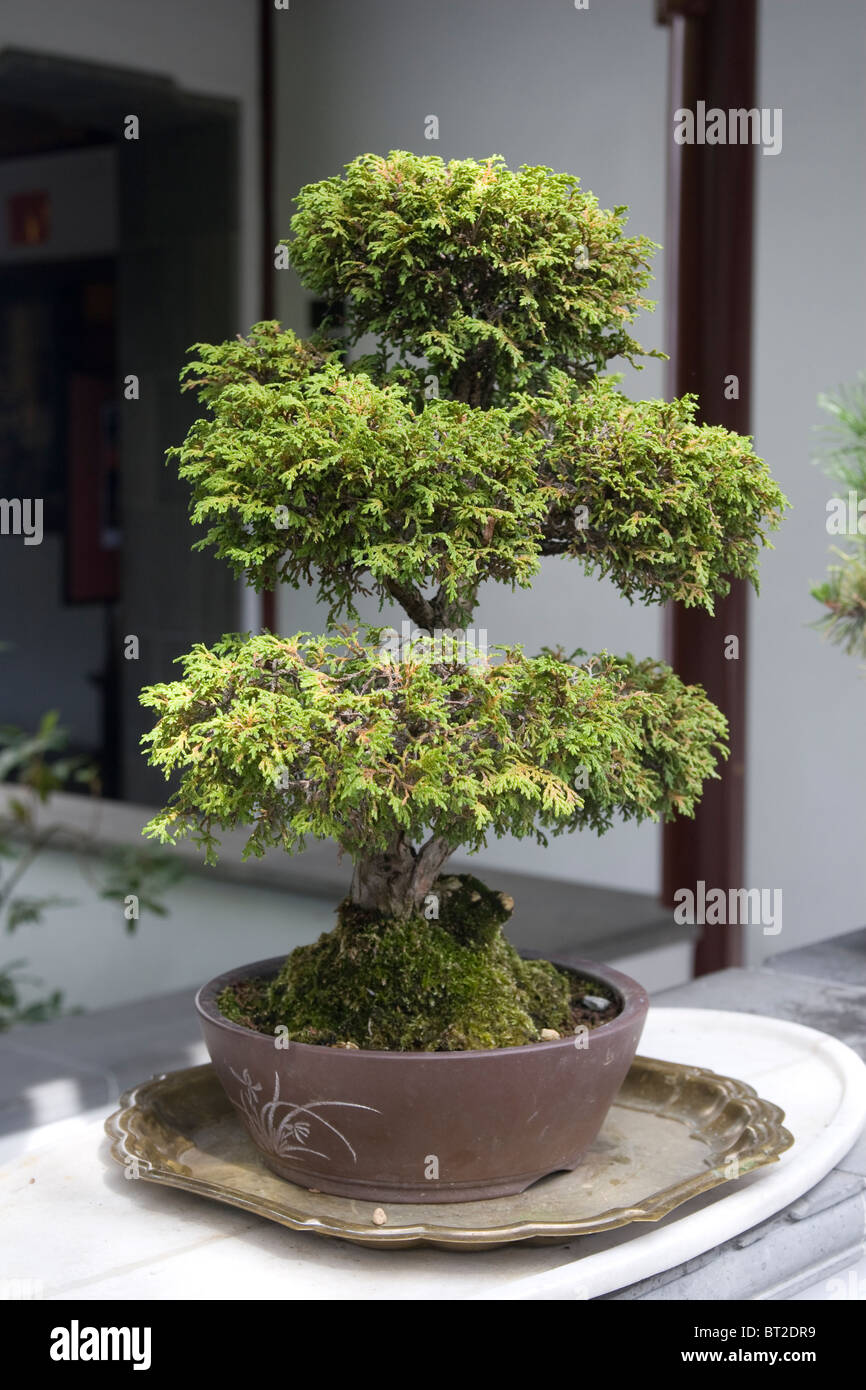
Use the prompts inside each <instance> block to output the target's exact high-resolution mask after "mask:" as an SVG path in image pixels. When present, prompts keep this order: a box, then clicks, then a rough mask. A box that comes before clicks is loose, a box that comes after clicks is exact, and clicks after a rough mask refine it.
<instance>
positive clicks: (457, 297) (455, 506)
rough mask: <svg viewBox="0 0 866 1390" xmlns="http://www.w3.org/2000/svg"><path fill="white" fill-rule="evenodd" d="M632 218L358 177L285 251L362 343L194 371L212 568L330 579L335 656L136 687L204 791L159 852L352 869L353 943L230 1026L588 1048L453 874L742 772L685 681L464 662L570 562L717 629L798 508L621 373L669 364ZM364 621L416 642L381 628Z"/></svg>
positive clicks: (222, 653) (152, 740) (155, 755)
mask: <svg viewBox="0 0 866 1390" xmlns="http://www.w3.org/2000/svg"><path fill="white" fill-rule="evenodd" d="M625 213H626V209H625V208H622V207H618V208H615V209H614V210H613V211H604V210H602V209H601V208H599V206H598V204H597V202H596V200H595V198H593V197H592V195H591V194H589V193H586V192H584V191H583V190H582V189H581V187H580V184H579V181H578V180H577V179H576V178H572V177H571V176H569V175H564V174H556V173H554V172H552V171H551V170H550V169H546V168H521V169H519V170H517V171H511V170H509V169H508V168H506V167H505V165H504V164H503V162H502V160H501V159H499V158H498V157H494V158H491V159H486V160H483V161H480V162H476V161H474V160H461V161H452V162H450V163H444V162H443V161H442V160H440V159H438V158H430V157H424V158H422V157H418V156H416V155H413V154H408V153H404V152H395V153H392V154H390V155H389V156H388V157H387V158H380V157H378V156H374V155H365V156H362V157H360V158H358V159H356V160H355V161H353V162H352V163H351V164H350V165H348V166H347V168H346V171H345V175H344V177H337V178H331V179H327V180H325V181H324V182H321V183H317V184H313V185H311V186H309V187H306V188H304V189H303V190H302V191H301V193H300V195H299V198H298V211H297V213H296V215H295V217H294V218H293V221H292V231H293V234H294V236H293V239H292V240H291V241H290V242H289V243H288V244H289V247H290V255H291V259H292V262H293V265H294V266H295V268H296V269H297V272H298V274H299V275H300V277H301V279H302V281H303V282H304V284H305V285H306V286H307V287H309V288H310V289H311V290H313V291H314V292H315V293H316V294H317V295H319V296H320V297H323V298H324V299H325V300H326V301H327V302H328V304H329V305H331V306H332V317H331V321H330V326H332V325H333V323H334V322H335V321H336V320H337V317H338V316H339V321H340V324H341V327H342V330H343V336H342V339H341V340H340V341H338V342H335V341H334V340H333V339H329V337H328V336H327V333H328V328H329V323H328V321H327V320H326V324H325V326H324V329H323V331H322V332H320V333H319V334H318V335H317V336H316V337H315V338H314V339H312V340H309V341H302V340H300V339H299V338H297V337H296V336H295V335H294V334H293V333H291V332H288V331H286V330H283V329H281V328H280V326H279V325H278V324H277V323H272V322H270V323H261V324H258V325H256V326H255V327H254V328H253V329H252V330H251V332H250V333H249V336H248V337H246V338H238V339H237V340H235V341H231V342H226V343H221V344H218V345H207V344H198V345H197V346H196V348H195V349H194V358H193V360H192V361H191V362H190V364H189V365H188V366H187V367H186V368H185V369H184V372H183V374H182V375H183V380H184V384H185V388H186V389H188V390H195V391H196V392H197V393H198V399H199V400H200V402H201V403H202V405H203V406H204V407H205V408H206V410H205V413H204V414H203V415H202V417H201V418H200V419H199V420H197V421H196V422H195V423H194V424H193V426H192V427H191V429H190V431H189V433H188V435H187V437H186V440H185V441H184V443H183V444H182V445H181V446H180V447H179V448H176V449H174V450H172V451H170V455H171V457H173V458H174V459H176V460H177V462H178V464H179V468H180V473H181V475H182V477H184V478H185V479H186V480H187V481H188V482H189V483H190V484H191V486H192V512H191V515H192V520H193V521H194V522H196V523H199V524H203V525H204V526H205V527H206V528H207V529H206V532H205V534H204V536H203V538H202V539H201V540H199V542H198V546H199V547H202V546H207V547H211V548H213V550H214V551H215V552H216V554H217V555H219V556H221V557H223V558H224V559H225V560H227V561H228V562H229V564H230V565H231V566H232V567H233V569H234V570H235V572H236V573H237V574H238V575H242V576H244V578H245V579H246V580H247V581H248V582H249V583H250V584H252V585H254V586H255V587H256V589H259V590H261V589H263V588H265V587H269V586H272V585H274V584H275V583H277V582H280V581H282V582H285V583H288V584H291V585H293V586H295V587H297V586H299V585H300V584H302V583H304V584H307V583H313V584H315V586H316V588H317V592H318V594H319V596H320V597H321V598H322V599H323V600H325V601H326V602H327V604H328V605H329V620H328V621H329V624H330V630H329V632H328V634H327V635H325V636H314V635H310V634H307V633H301V634H298V635H296V636H294V637H290V638H284V637H278V636H276V635H273V634H271V633H263V634H260V635H256V636H250V635H249V634H247V635H244V636H237V635H234V636H228V637H226V638H224V639H223V640H222V641H221V642H219V643H217V644H216V645H215V646H214V647H212V648H207V647H204V646H198V647H196V648H195V649H194V650H193V651H192V652H191V653H190V654H189V655H187V656H185V657H183V658H181V662H182V666H183V677H182V679H181V680H179V681H176V682H173V683H170V684H163V685H156V686H152V687H150V688H149V689H147V690H145V691H144V692H143V695H142V700H143V702H144V703H145V704H146V705H147V706H149V707H151V708H152V709H154V710H155V711H156V713H157V715H158V720H157V723H156V725H155V728H154V729H153V731H152V732H151V733H150V734H148V735H147V736H146V739H147V742H148V744H149V753H150V759H151V761H152V762H153V763H155V764H157V765H159V766H160V767H162V768H163V769H164V770H165V773H166V775H167V776H171V775H173V774H178V775H179V781H178V783H177V787H176V790H175V792H174V794H173V796H172V798H171V800H170V802H169V804H168V806H167V807H166V809H165V810H164V811H162V812H161V813H160V814H158V815H157V816H156V817H155V818H154V819H153V820H152V821H151V823H150V825H149V826H148V827H147V831H148V833H149V834H151V835H155V836H157V837H158V838H159V839H161V840H163V841H171V840H174V839H175V838H176V837H177V836H179V835H184V834H188V833H189V834H192V835H193V836H195V837H197V839H198V840H199V841H200V843H201V844H202V846H203V847H204V850H205V853H206V856H207V858H208V859H209V860H211V861H212V860H213V858H214V856H215V853H216V844H217V842H216V837H215V833H214V832H215V831H217V830H219V829H221V828H223V829H224V828H233V827H236V826H241V825H242V826H247V827H248V828H249V837H248V840H247V845H246V852H247V853H249V854H255V855H261V854H263V853H264V852H265V850H266V849H268V848H269V847H271V846H281V847H283V848H284V849H286V850H288V851H289V852H292V851H295V850H298V849H300V848H302V847H303V845H304V843H305V840H306V838H307V837H308V836H314V837H322V838H325V837H332V838H333V839H335V840H336V841H337V842H338V844H339V845H340V846H341V847H342V849H343V851H345V853H346V854H347V855H349V856H350V857H351V860H352V863H353V866H354V873H353V879H352V887H351V892H350V894H349V896H348V898H347V899H346V901H345V902H344V903H343V904H341V906H340V908H339V909H338V923H337V927H336V929H335V930H334V931H333V932H331V933H328V934H326V935H325V936H323V937H321V938H320V940H319V941H318V942H316V943H315V944H314V945H311V946H304V947H301V948H299V949H297V950H295V951H294V952H292V954H291V955H290V956H289V958H288V960H287V962H286V965H285V967H284V969H283V970H282V972H281V973H280V975H279V977H278V978H277V979H276V980H275V981H270V982H256V981H251V982H249V984H248V986H244V987H239V988H237V989H236V990H234V991H233V992H232V995H231V997H226V998H224V1000H223V1007H224V1009H225V1011H226V1012H227V1013H229V1015H230V1016H231V1017H234V1018H236V1019H239V1020H241V1021H244V1022H247V1023H250V1024H251V1025H252V1026H255V1027H259V1028H265V1029H271V1028H273V1027H274V1026H275V1025H277V1024H282V1025H283V1026H284V1027H285V1028H287V1029H288V1033H289V1036H290V1037H293V1038H295V1039H299V1040H302V1041H307V1042H311V1041H312V1042H322V1043H329V1044H332V1045H333V1044H335V1043H336V1044H341V1045H345V1046H357V1047H367V1048H369V1047H378V1048H382V1047H385V1048H421V1049H442V1048H465V1047H494V1046H503V1045H511V1044H517V1043H530V1042H533V1041H535V1040H537V1039H538V1038H539V1037H540V1036H541V1033H542V1030H551V1029H552V1030H555V1031H557V1032H561V1031H562V1030H564V1029H570V1027H571V1026H572V1024H573V1022H574V1020H575V1018H576V1017H578V1015H579V1012H580V1009H581V1008H582V1007H583V1006H582V1004H581V995H580V987H579V984H575V982H573V981H571V980H570V979H569V978H568V977H567V976H566V975H565V974H564V973H561V972H560V971H558V970H556V969H555V968H554V967H553V966H552V965H549V964H547V963H545V962H539V961H523V960H522V959H521V958H520V957H519V956H518V954H517V952H516V951H514V949H513V948H512V947H511V946H510V945H509V944H508V943H507V941H506V939H505V937H504V936H503V935H502V930H501V929H502V925H503V923H504V922H505V921H506V920H507V918H508V915H509V913H510V910H511V908H512V906H513V904H512V903H511V902H510V900H509V899H507V898H506V897H504V896H503V895H502V894H498V893H496V892H494V891H491V890H489V889H488V888H486V887H485V885H483V884H482V883H481V882H479V880H477V879H475V878H473V877H472V876H470V875H449V874H448V873H447V872H446V865H447V861H448V858H449V856H450V855H451V854H452V853H453V852H454V851H455V850H457V849H458V848H460V847H462V848H463V849H464V850H466V851H470V852H471V851H475V850H478V849H480V848H481V847H483V846H484V845H485V844H486V843H487V841H488V840H489V838H490V837H491V835H497V836H501V835H505V834H512V835H517V836H530V835H533V836H535V837H536V838H537V839H538V841H539V842H540V843H542V844H544V843H546V837H547V836H548V835H549V834H563V833H569V832H571V831H573V830H576V829H582V828H591V829H593V830H595V831H597V832H598V833H602V832H604V831H605V830H607V829H608V828H609V826H610V825H611V823H612V821H613V820H614V818H615V817H616V816H620V817H622V818H624V819H634V820H638V821H640V820H643V819H645V818H650V819H657V818H659V817H668V816H673V815H676V814H680V815H692V814H693V811H694V807H695V804H696V802H697V800H698V798H699V796H700V792H701V787H702V784H703V782H704V780H705V779H706V778H708V777H715V776H718V771H717V763H718V759H719V757H720V756H721V755H723V754H724V753H725V734H726V725H725V720H724V718H723V716H722V715H721V713H720V712H719V711H718V710H717V709H716V708H715V706H714V705H713V704H712V703H711V702H710V701H709V700H708V698H707V696H706V694H705V693H704V691H703V690H702V689H701V688H700V687H699V686H686V685H684V684H683V683H682V682H681V681H680V680H679V679H678V677H677V676H676V674H675V673H674V672H673V671H672V670H671V669H670V668H669V667H667V666H665V665H664V664H663V663H661V662H657V661H639V660H636V659H634V658H633V657H631V656H626V657H623V658H617V657H614V656H611V655H610V654H608V653H601V654H600V655H597V656H588V655H587V654H586V653H585V652H583V651H581V650H578V651H575V652H571V653H570V654H566V651H565V650H564V649H561V648H560V649H557V650H544V651H542V652H541V653H539V654H537V655H527V654H526V653H525V652H524V651H523V650H522V649H520V648H519V647H516V646H504V647H499V648H496V649H495V650H493V651H492V652H490V653H488V652H485V651H481V650H479V649H478V648H476V647H474V646H473V645H472V643H471V642H469V641H468V640H467V639H466V637H465V635H464V636H461V630H462V629H464V628H465V626H466V624H467V623H469V622H470V621H471V618H472V614H473V611H474V609H475V606H476V603H477V599H478V592H479V588H480V586H481V584H482V583H484V582H496V583H502V584H508V585H511V586H512V588H513V587H514V586H520V587H522V588H525V587H527V586H528V585H530V584H531V582H532V579H533V576H534V575H535V574H536V573H537V572H538V569H539V566H540V563H541V560H542V558H543V557H545V556H559V557H561V558H562V559H563V560H565V559H571V560H576V561H577V562H578V563H579V564H580V565H582V567H583V569H584V570H585V571H586V572H588V573H595V574H597V575H599V576H602V575H609V576H610V577H611V578H612V579H613V581H614V582H615V583H616V585H617V586H618V588H619V589H620V590H621V592H622V593H623V594H625V595H626V596H627V597H628V598H629V599H633V598H635V597H636V598H638V599H640V600H641V601H642V602H644V603H659V602H664V601H666V600H670V599H674V600H679V601H681V602H683V603H685V604H688V605H700V606H702V607H704V608H706V609H708V610H709V611H712V608H713V601H714V598H715V597H716V596H717V595H720V594H725V593H726V592H727V590H728V587H729V583H730V580H731V578H748V579H750V580H751V581H752V582H753V583H755V584H756V583H757V579H756V563H757V557H758V552H759V549H760V547H761V546H762V545H764V544H767V543H768V542H767V539H766V533H767V532H768V531H769V530H770V529H771V528H773V527H775V526H776V525H777V524H778V519H779V515H780V512H781V509H782V507H783V505H784V498H783V497H782V495H781V493H780V492H779V489H778V488H777V487H776V485H775V483H774V482H773V481H772V479H771V478H770V476H769V474H768V472H767V469H766V467H765V465H764V464H763V462H762V461H761V460H760V459H758V458H756V456H755V454H754V452H753V450H752V446H751V443H750V441H749V440H748V439H746V438H742V437H739V436H737V435H735V434H732V433H730V432H729V431H727V430H725V429H722V428H720V427H717V426H709V425H701V424H698V423H696V421H695V414H696V408H697V405H696V401H695V400H694V399H693V398H691V397H686V398H684V399H682V400H677V401H673V402H665V401H646V402H637V403H636V402H633V401H631V400H629V399H628V398H627V397H626V396H625V395H624V394H623V393H622V392H621V391H620V390H619V387H618V384H617V379H616V378H615V377H610V376H604V375H602V373H603V371H604V368H605V366H606V364H607V363H608V362H609V361H610V360H611V359H613V358H615V357H618V356H622V357H625V358H627V359H628V360H630V361H635V362H636V360H637V359H638V358H640V357H641V356H646V355H647V354H645V353H644V350H643V349H642V348H641V347H640V345H639V344H638V343H637V342H636V341H635V340H634V339H633V338H632V337H631V335H630V325H631V324H632V321H633V320H634V318H635V317H636V315H637V313H638V312H639V311H640V310H641V309H643V308H647V307H650V306H649V303H648V301H647V300H646V299H644V298H643V296H642V293H641V292H642V290H643V289H644V288H645V287H646V285H647V283H648V280H649V268H648V262H649V256H650V254H651V252H652V250H653V249H654V248H653V246H652V243H650V242H648V241H647V240H646V239H645V238H643V237H630V236H627V235H626V231H625ZM362 339H363V340H364V343H365V344H367V343H369V342H370V341H371V340H372V341H373V343H374V344H375V347H374V350H373V351H372V352H368V353H366V354H365V355H363V356H360V357H358V358H357V359H356V360H355V361H353V362H351V363H349V364H348V365H347V364H346V363H345V362H344V360H343V355H342V354H343V353H344V352H345V349H346V347H347V346H351V345H355V344H358V343H359V342H361V340H362ZM362 595H363V596H369V595H372V596H374V597H375V598H376V599H378V600H379V603H380V606H381V605H383V604H385V603H386V602H392V603H394V604H397V605H399V607H400V608H401V609H402V610H403V612H405V614H406V615H407V616H408V618H409V620H410V624H414V630H413V629H412V628H411V626H410V624H406V625H405V627H404V630H403V635H402V636H401V637H399V638H398V637H397V635H396V631H395V630H394V629H393V628H392V629H383V628H371V627H364V626H362V625H360V620H359V617H358V612H357V606H356V605H357V601H358V599H359V597H360V596H362ZM338 623H341V625H340V626H338V625H337V624H338ZM407 627H408V628H409V629H410V630H409V631H408V633H407V632H406V630H405V628H407ZM584 992H585V987H584ZM595 1004H596V1006H599V1005H600V1001H598V1000H596V1001H595ZM575 1010H577V1011H578V1012H575ZM581 1016H582V1015H581ZM547 1035H548V1036H550V1033H549V1032H548V1034H547Z"/></svg>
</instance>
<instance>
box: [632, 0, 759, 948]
mask: <svg viewBox="0 0 866 1390" xmlns="http://www.w3.org/2000/svg"><path fill="white" fill-rule="evenodd" d="M657 10H658V18H659V20H660V22H661V23H665V24H668V25H669V26H670V91H669V101H670V109H669V112H668V137H667V138H668V141H669V144H668V151H669V154H668V192H667V196H668V226H667V246H666V252H667V260H666V275H667V280H666V293H665V308H666V319H667V340H668V349H669V351H670V353H671V360H670V363H669V375H668V389H669V392H670V394H671V395H677V396H679V395H683V394H684V393H685V392H688V391H691V392H695V393H696V394H697V395H698V397H699V399H700V418H701V419H702V420H704V421H706V422H707V423H711V424H718V425H725V426H727V428H728V429H732V430H736V431H737V432H738V433H741V434H748V433H749V431H750V394H751V348H752V342H751V337H752V333H751V326H752V325H751V320H752V243H753V202H754V200H753V175H754V147H753V146H752V145H739V144H724V145H698V144H693V145H677V144H676V143H675V142H674V139H673V131H674V112H675V111H676V110H677V109H689V110H692V111H694V110H695V109H696V102H697V101H699V100H700V101H704V102H706V107H707V110H709V109H710V108H711V107H720V108H721V109H722V110H724V111H728V110H730V109H732V108H735V109H740V108H744V107H745V108H747V109H750V108H752V107H754V106H755V94H756V77H755V69H756V43H757V13H756V11H757V0H659V4H658V6H657ZM732 376H736V377H737V378H738V390H739V398H738V399H726V396H725V387H726V381H728V382H729V380H730V378H731V377H732ZM728 389H729V391H730V389H731V388H730V387H729V388H728ZM666 617H667V655H668V659H669V660H670V662H671V664H672V665H673V667H674V668H675V670H676V671H677V672H678V674H679V675H680V676H682V677H683V679H684V680H686V681H688V682H699V683H700V684H701V685H703V686H704V688H705V689H706V691H707V693H708V694H709V695H710V697H711V698H712V699H713V700H714V701H715V702H716V704H717V705H719V706H720V708H721V709H722V710H723V711H724V713H725V714H726V716H727V718H728V722H729V726H730V744H731V752H730V757H729V759H728V761H727V762H726V763H725V764H724V765H723V768H722V780H721V781H719V782H710V783H708V784H707V787H706V791H705V794H704V797H703V799H702V801H701V804H700V807H699V809H698V811H697V814H696V816H695V819H694V820H685V819H681V820H678V821H675V822H672V823H671V824H669V825H666V826H665V828H664V837H663V870H662V896H663V901H664V902H665V903H666V904H669V905H672V904H673V901H674V898H673V895H674V893H675V891H676V890H677V889H678V888H691V889H693V890H694V889H695V885H696V882H697V881H698V880H701V879H703V880H704V882H705V884H706V886H707V890H709V889H710V888H722V889H725V890H727V889H729V888H736V887H740V886H741V885H742V878H743V848H744V834H743V823H744V813H745V780H744V770H745V740H746V672H747V661H748V656H747V644H746V622H747V593H746V585H745V584H744V583H742V582H739V581H738V582H736V583H735V584H734V585H733V586H732V589H731V593H730V595H729V596H728V597H727V598H725V599H722V600H719V601H717V603H716V612H715V616H714V617H710V616H709V615H708V614H705V613H703V612H700V611H698V610H697V609H685V608H683V607H682V605H679V604H677V605H671V607H670V608H669V609H668V612H667V615H666ZM728 636H736V637H737V638H738V639H739V659H738V660H730V659H727V658H726V656H725V649H726V638H727V637H728ZM741 960H742V932H741V928H740V927H739V926H731V925H727V926H704V927H703V929H702V931H701V935H700V936H699V938H698V942H697V947H696V953H695V973H696V974H698V975H701V974H706V973H707V972H709V971H711V970H719V969H722V968H724V967H725V966H729V965H738V964H740V963H741Z"/></svg>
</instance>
